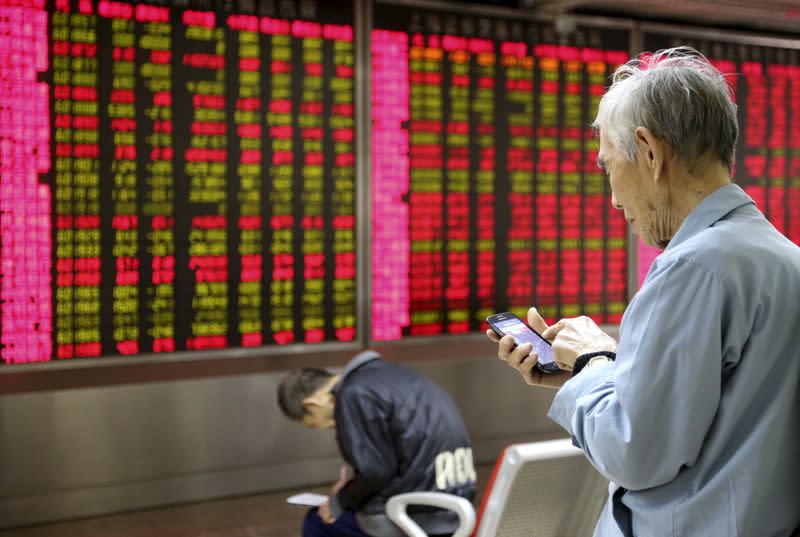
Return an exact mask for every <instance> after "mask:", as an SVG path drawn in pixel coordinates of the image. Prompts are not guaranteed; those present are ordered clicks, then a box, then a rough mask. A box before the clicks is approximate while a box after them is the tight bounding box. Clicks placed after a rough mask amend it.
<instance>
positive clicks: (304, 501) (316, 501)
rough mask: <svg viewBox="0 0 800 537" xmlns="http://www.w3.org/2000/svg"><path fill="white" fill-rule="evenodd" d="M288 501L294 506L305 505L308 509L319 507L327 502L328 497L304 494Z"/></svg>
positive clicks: (311, 493)
mask: <svg viewBox="0 0 800 537" xmlns="http://www.w3.org/2000/svg"><path fill="white" fill-rule="evenodd" d="M286 501H287V502H288V503H290V504H292V505H304V506H306V507H319V506H320V505H322V504H323V503H325V502H326V501H328V497H327V496H324V495H322V494H314V493H313V492H303V493H301V494H295V495H294V496H289V497H288V498H286Z"/></svg>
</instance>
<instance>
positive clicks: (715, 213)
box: [665, 183, 755, 251]
mask: <svg viewBox="0 0 800 537" xmlns="http://www.w3.org/2000/svg"><path fill="white" fill-rule="evenodd" d="M748 203H752V204H754V205H755V202H754V201H753V199H752V198H751V197H750V196H748V195H747V194H746V193H745V191H744V190H742V189H741V187H740V186H739V185H735V184H733V183H731V184H729V185H725V186H723V187H721V188H718V189H717V190H715V191H714V192H712V193H711V194H709V195H708V196H706V198H705V199H704V200H703V201H701V202H700V205H698V206H697V207H695V208H694V210H693V211H692V212H691V213H689V216H688V217H686V220H684V221H683V223H682V224H681V227H680V228H678V232H677V233H675V236H674V237H672V240H671V241H669V245H668V246H667V248H666V250H669V249H670V248H673V247H675V246H677V245H679V244H680V243H682V242H684V241H686V240H688V239H690V238H691V237H693V236H694V235H696V234H697V233H700V232H701V231H702V230H704V229H706V228H708V227H711V226H712V225H713V224H714V223H715V222H717V221H719V220H721V219H722V218H723V217H724V216H725V215H727V214H728V213H730V212H731V211H733V210H734V209H736V208H738V207H741V206H742V205H747V204H748ZM666 250H665V251H666Z"/></svg>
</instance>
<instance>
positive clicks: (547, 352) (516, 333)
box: [494, 317, 555, 365]
mask: <svg viewBox="0 0 800 537" xmlns="http://www.w3.org/2000/svg"><path fill="white" fill-rule="evenodd" d="M494 326H495V327H497V329H498V330H501V331H502V332H503V333H504V334H506V335H508V336H511V337H513V338H514V341H516V343H517V345H523V344H525V343H530V344H531V345H533V352H535V353H536V354H538V355H539V363H540V364H542V365H549V364H554V363H555V358H554V357H553V347H552V346H551V345H550V343H548V342H547V341H545V340H544V339H543V338H542V337H541V336H540V335H539V334H537V333H536V332H534V331H533V330H532V329H531V328H530V327H529V326H528V325H527V324H525V323H523V322H522V321H521V320H520V319H519V318H516V317H515V318H513V319H507V320H503V321H499V322H496V323H494Z"/></svg>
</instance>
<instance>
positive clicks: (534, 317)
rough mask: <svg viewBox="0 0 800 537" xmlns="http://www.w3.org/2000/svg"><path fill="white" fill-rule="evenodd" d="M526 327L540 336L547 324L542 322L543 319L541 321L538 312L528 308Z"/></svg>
mask: <svg viewBox="0 0 800 537" xmlns="http://www.w3.org/2000/svg"><path fill="white" fill-rule="evenodd" d="M528 326H530V327H531V328H533V329H534V330H536V331H537V332H539V333H540V334H541V333H542V332H544V331H545V330H547V323H546V322H544V319H542V316H541V315H539V312H538V311H537V310H536V308H530V309H529V310H528Z"/></svg>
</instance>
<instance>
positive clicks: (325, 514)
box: [317, 500, 336, 524]
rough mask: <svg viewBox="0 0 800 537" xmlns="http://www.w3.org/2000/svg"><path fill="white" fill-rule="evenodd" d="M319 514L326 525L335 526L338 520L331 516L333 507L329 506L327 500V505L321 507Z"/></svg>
mask: <svg viewBox="0 0 800 537" xmlns="http://www.w3.org/2000/svg"><path fill="white" fill-rule="evenodd" d="M317 514H318V515H319V517H320V518H321V519H322V521H323V522H324V523H325V524H333V523H334V522H336V519H335V518H334V517H333V515H332V514H331V506H330V505H328V502H327V500H326V501H325V503H323V504H322V505H320V506H319V510H318V511H317Z"/></svg>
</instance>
